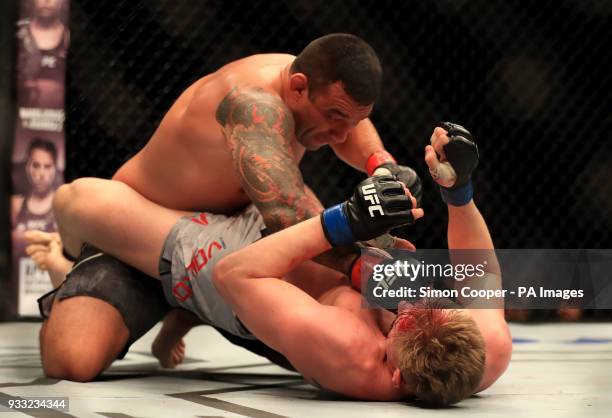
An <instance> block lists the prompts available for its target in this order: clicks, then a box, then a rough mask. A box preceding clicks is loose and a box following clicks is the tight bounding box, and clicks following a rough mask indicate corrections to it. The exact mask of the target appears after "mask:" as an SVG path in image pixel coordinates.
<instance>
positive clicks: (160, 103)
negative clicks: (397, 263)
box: [0, 0, 612, 267]
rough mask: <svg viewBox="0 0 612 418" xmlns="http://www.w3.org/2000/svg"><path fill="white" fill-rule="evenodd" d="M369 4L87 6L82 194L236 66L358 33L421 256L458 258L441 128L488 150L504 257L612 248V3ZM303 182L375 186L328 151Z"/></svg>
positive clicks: (81, 76) (341, 189)
mask: <svg viewBox="0 0 612 418" xmlns="http://www.w3.org/2000/svg"><path fill="white" fill-rule="evenodd" d="M362 3H363V2H357V1H353V0H349V1H342V2H340V1H330V0H326V1H320V0H315V1H306V0H303V1H294V2H290V1H254V2H225V1H187V0H160V1H149V2H145V1H127V0H122V1H118V2H100V1H98V0H73V1H72V2H71V17H70V27H71V31H72V33H71V37H72V39H71V50H70V56H69V63H68V88H67V115H66V116H67V119H66V120H67V126H66V129H67V168H66V170H67V171H66V176H67V180H71V179H74V178H77V177H81V176H98V177H110V176H111V175H112V174H113V172H114V171H115V170H116V169H117V168H118V167H119V166H120V165H121V164H122V163H123V162H124V161H125V160H126V159H128V158H129V157H130V156H131V155H133V154H134V153H135V152H136V151H138V150H139V149H140V148H141V147H142V146H143V145H144V144H145V143H146V141H147V140H148V138H149V137H150V136H151V134H152V132H153V130H154V129H155V127H156V126H157V124H158V123H159V121H160V120H161V118H162V117H163V115H164V113H165V111H166V110H167V109H168V108H169V107H170V105H171V104H172V102H173V101H174V100H175V99H176V98H177V97H178V95H179V94H180V93H181V91H182V90H184V89H185V88H186V87H187V86H188V85H189V84H190V83H192V82H193V81H195V80H197V79H198V78H200V77H202V76H203V75H205V74H207V73H210V72H212V71H215V69H217V68H219V67H220V66H222V65H223V64H225V63H227V62H229V61H232V60H234V59H236V58H239V57H243V56H246V55H250V54H254V53H261V52H289V53H293V54H297V53H299V51H300V50H301V49H302V48H303V47H304V46H305V45H306V44H307V43H308V42H309V41H311V40H313V39H314V38H316V37H318V36H321V35H323V34H327V33H331V32H350V33H354V34H356V35H359V36H360V37H362V38H363V39H365V40H366V41H368V42H369V43H370V44H371V45H372V46H373V47H374V49H375V50H376V51H377V53H378V54H379V56H380V59H381V61H382V64H383V68H384V71H385V84H384V93H383V97H382V99H381V100H380V102H379V103H377V105H376V108H375V111H374V113H373V115H372V120H373V122H374V123H375V125H376V127H377V128H378V130H379V132H380V135H381V137H382V138H383V140H384V142H385V145H386V147H387V148H388V149H389V150H390V151H391V152H392V153H393V154H394V155H395V156H396V158H397V159H398V160H399V161H400V162H401V163H404V164H408V165H411V166H413V167H414V168H416V169H417V171H419V172H420V173H421V176H422V178H423V180H424V184H425V198H424V204H423V206H424V208H425V211H426V218H424V219H423V220H421V221H419V222H418V225H416V226H414V227H412V228H411V229H409V230H408V231H405V232H406V233H407V235H408V237H409V238H411V239H412V240H413V241H414V242H415V244H416V245H417V246H419V247H422V248H444V247H445V246H446V233H445V231H446V209H445V207H444V206H443V205H442V203H441V201H440V199H439V195H438V191H437V188H436V187H435V185H434V183H433V182H432V181H431V180H430V179H429V175H428V173H427V169H426V166H425V164H424V162H423V148H424V146H425V145H426V144H427V142H428V140H429V136H430V135H431V131H432V129H433V127H434V124H435V122H437V121H440V120H451V121H454V122H457V123H461V124H463V125H465V126H466V127H468V129H470V130H471V131H472V133H473V134H474V136H475V138H476V140H477V142H478V144H479V147H480V154H481V163H480V166H479V168H478V169H477V171H476V173H475V176H474V184H475V196H476V197H475V200H476V202H477V203H478V205H479V207H480V209H481V211H482V212H483V214H484V216H485V218H486V220H487V222H488V224H489V227H490V229H491V233H492V236H493V238H494V242H495V244H496V246H497V247H498V248H607V247H609V246H610V245H609V236H610V232H611V230H612V216H611V215H612V199H611V197H612V193H611V191H612V181H611V179H610V177H611V176H610V173H611V172H612V168H611V163H610V149H611V145H610V136H611V134H610V132H611V128H612V114H611V111H612V106H611V100H610V97H611V93H610V92H611V91H612V83H611V82H610V79H611V76H610V73H611V71H612V69H611V66H610V63H611V62H612V61H611V55H612V47H611V46H610V45H612V36H611V32H612V29H611V28H612V1H609V0H563V1H558V0H556V1H550V0H549V1H541V0H540V1H506V0H469V1H468V0H437V1H432V0H416V1H415V0H413V1H407V2H400V1H377V2H368V4H362ZM4 155H5V154H4V150H3V158H4ZM231 169H232V168H231V167H227V170H231ZM302 169H303V173H304V177H305V180H306V182H307V183H308V184H309V185H310V186H311V187H312V188H313V189H314V190H315V192H316V193H317V194H318V195H319V196H320V198H321V200H322V201H323V203H324V204H325V205H329V204H332V203H335V202H338V201H340V200H343V199H344V198H345V197H347V196H348V194H349V192H350V191H351V189H352V187H353V186H354V185H355V184H356V182H357V181H359V179H360V178H362V174H360V173H357V172H355V171H354V170H353V169H351V168H349V167H347V166H345V165H343V163H342V162H340V161H338V160H336V159H335V157H334V156H333V154H332V153H331V152H330V151H329V150H327V149H326V150H322V151H319V152H317V153H311V154H307V156H306V158H305V159H304V162H303V163H302ZM5 173H6V170H4V171H3V176H4V174H5ZM3 181H4V180H3ZM0 209H1V208H0ZM3 230H4V229H3ZM7 230H8V229H7ZM3 239H4V237H3ZM0 260H1V259H0ZM0 267H1V265H0Z"/></svg>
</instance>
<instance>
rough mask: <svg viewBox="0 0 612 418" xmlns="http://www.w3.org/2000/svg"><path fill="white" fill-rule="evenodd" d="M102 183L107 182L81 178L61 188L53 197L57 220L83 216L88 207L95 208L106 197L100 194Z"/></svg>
mask: <svg viewBox="0 0 612 418" xmlns="http://www.w3.org/2000/svg"><path fill="white" fill-rule="evenodd" d="M100 182H105V180H100V179H94V178H80V179H76V180H74V181H73V182H72V183H69V184H64V185H62V186H60V187H59V188H58V189H57V191H56V192H55V196H54V197H53V211H54V213H55V216H56V218H60V219H62V218H66V217H73V216H76V215H79V214H82V212H83V208H85V207H86V205H89V206H93V205H95V204H96V203H99V202H98V200H99V199H100V198H103V197H104V194H103V193H100Z"/></svg>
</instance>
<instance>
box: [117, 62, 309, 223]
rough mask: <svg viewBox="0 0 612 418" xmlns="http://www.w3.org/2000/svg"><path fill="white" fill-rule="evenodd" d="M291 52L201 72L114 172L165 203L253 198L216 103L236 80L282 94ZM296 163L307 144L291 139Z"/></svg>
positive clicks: (185, 206)
mask: <svg viewBox="0 0 612 418" xmlns="http://www.w3.org/2000/svg"><path fill="white" fill-rule="evenodd" d="M293 59H294V57H293V56H292V55H284V54H266V55H255V56H251V57H248V58H244V59H242V60H239V61H235V62H233V63H231V64H228V65H226V66H225V67H223V68H221V69H219V70H218V71H217V72H215V73H213V74H210V75H208V76H206V77H203V78H201V79H200V80H198V81H197V82H195V83H194V84H193V85H191V86H190V87H189V88H188V89H187V90H185V91H184V92H183V93H182V94H181V95H180V96H179V98H178V99H177V100H176V102H175V103H174V104H173V105H172V107H171V108H170V110H169V111H168V112H167V113H166V115H165V116H164V118H163V120H162V121H161V123H160V125H159V127H158V128H157V130H156V131H155V133H154V134H153V136H152V137H151V139H150V140H149V142H148V143H147V145H146V146H145V147H144V148H143V149H142V150H141V151H140V152H139V153H138V154H136V155H135V156H134V157H133V158H132V159H130V160H129V161H128V162H126V163H125V164H124V165H123V166H122V167H121V168H120V169H119V170H118V171H117V173H116V174H115V176H114V177H113V179H114V180H119V181H122V182H124V183H125V184H127V185H129V186H130V187H132V188H133V189H134V190H136V191H138V192H139V193H140V194H142V195H143V196H144V197H145V198H147V199H149V200H151V201H153V202H156V203H158V204H160V205H162V206H165V207H168V208H174V209H180V210H202V209H206V210H208V211H211V212H218V213H231V212H233V211H235V210H237V209H239V208H240V207H241V206H244V205H246V204H247V203H249V201H250V199H249V197H248V196H247V194H246V193H245V191H244V190H243V189H242V187H241V184H240V179H239V178H238V176H237V175H236V173H235V171H234V169H233V159H232V154H231V151H230V149H229V147H228V146H227V139H226V137H225V135H224V132H223V129H222V127H221V126H220V124H219V122H218V121H217V120H216V113H217V108H218V106H219V104H220V103H221V101H222V100H223V98H224V97H225V96H226V95H227V94H228V93H229V92H230V91H231V90H232V88H233V87H234V86H236V85H246V86H248V85H251V86H258V87H260V88H262V89H264V90H267V91H269V92H271V93H273V94H276V95H278V96H280V94H281V90H282V89H281V82H280V81H281V80H280V74H281V72H282V70H283V69H284V68H285V67H286V66H287V65H288V64H290V63H291V62H292V61H293ZM292 149H293V155H292V156H291V157H292V159H293V161H294V163H296V164H297V163H298V162H299V160H300V159H301V158H302V156H303V155H304V147H303V146H301V145H300V144H299V143H298V142H297V141H295V138H294V140H293V141H292Z"/></svg>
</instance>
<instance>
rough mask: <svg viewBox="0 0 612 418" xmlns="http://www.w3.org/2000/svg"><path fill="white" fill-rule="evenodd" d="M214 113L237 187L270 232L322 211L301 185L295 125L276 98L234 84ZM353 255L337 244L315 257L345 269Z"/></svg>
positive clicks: (302, 184) (336, 267)
mask: <svg viewBox="0 0 612 418" xmlns="http://www.w3.org/2000/svg"><path fill="white" fill-rule="evenodd" d="M216 117H217V121H218V122H219V123H220V124H221V125H222V126H223V130H224V133H225V137H226V139H227V141H228V145H229V147H230V150H231V152H232V156H233V160H234V168H235V169H236V172H237V173H238V176H239V178H240V181H241V183H242V187H243V189H244V190H245V192H246V193H247V195H248V196H249V197H250V199H251V201H252V202H253V203H254V204H255V206H257V209H259V212H260V213H261V215H262V217H263V219H264V222H265V224H266V227H267V228H268V229H269V230H270V231H271V232H276V231H280V230H281V229H284V228H286V227H288V226H291V225H294V224H296V223H298V222H301V221H303V220H305V219H308V218H312V217H313V216H316V215H318V214H319V213H321V212H322V211H323V206H322V205H321V203H320V202H319V200H318V199H317V198H316V197H315V196H314V194H313V193H312V192H311V191H309V190H308V188H307V187H306V186H305V185H304V180H303V178H302V174H301V173H300V170H299V168H298V166H297V163H296V162H295V160H294V158H293V150H292V144H293V143H294V142H295V123H294V120H293V115H292V114H291V111H290V110H289V109H288V108H287V106H286V105H285V103H284V102H283V101H282V100H281V99H280V98H279V97H278V96H275V95H273V94H271V93H269V92H266V91H264V90H261V89H258V90H255V89H237V88H234V89H233V90H232V91H230V92H229V93H228V95H227V96H226V97H225V98H224V99H223V100H222V101H221V103H220V104H219V107H218V109H217V115H216ZM354 259H355V255H354V254H352V252H350V251H349V250H347V249H341V248H338V249H335V250H332V251H330V252H327V253H325V254H323V255H321V256H319V257H317V259H315V261H317V262H319V263H320V264H324V265H326V266H328V267H331V268H334V269H336V270H338V271H340V272H342V273H346V272H348V270H349V268H350V265H351V263H352V261H353V260H354Z"/></svg>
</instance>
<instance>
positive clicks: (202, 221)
mask: <svg viewBox="0 0 612 418" xmlns="http://www.w3.org/2000/svg"><path fill="white" fill-rule="evenodd" d="M191 221H192V222H195V223H197V224H200V225H208V218H206V214H205V213H204V212H202V213H200V214H199V216H198V217H197V218H196V217H193V218H191Z"/></svg>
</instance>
